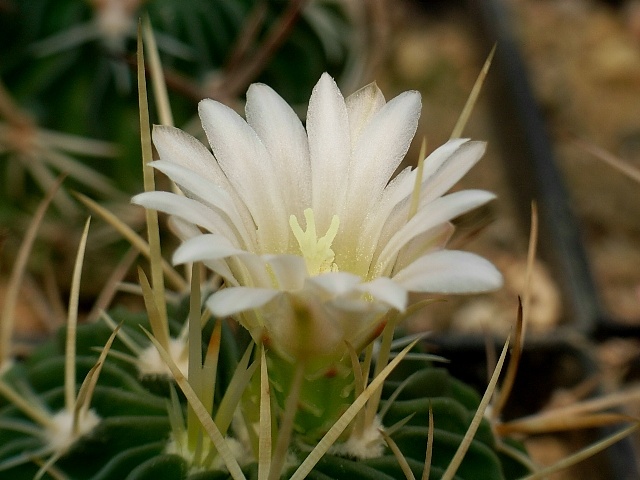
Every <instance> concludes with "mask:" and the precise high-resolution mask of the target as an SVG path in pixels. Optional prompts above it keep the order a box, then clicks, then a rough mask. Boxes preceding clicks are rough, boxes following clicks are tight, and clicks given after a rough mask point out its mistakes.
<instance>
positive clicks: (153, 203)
mask: <svg viewBox="0 0 640 480" xmlns="http://www.w3.org/2000/svg"><path fill="white" fill-rule="evenodd" d="M131 202H132V203H135V204H137V205H142V206H143V207H145V208H151V209H153V210H158V211H160V212H165V213H168V214H169V215H175V216H177V217H180V218H182V219H184V220H187V221H189V222H191V223H193V224H195V225H199V226H201V227H204V228H206V229H207V230H209V231H210V232H212V233H219V234H220V235H223V236H224V237H226V238H228V239H229V240H230V241H231V242H233V243H234V244H235V245H236V246H238V245H240V244H241V239H240V238H238V237H237V234H236V232H234V231H233V229H232V228H231V227H230V226H229V224H228V223H227V222H228V220H226V219H225V218H223V217H222V216H220V214H219V213H217V212H216V211H214V210H212V209H210V208H209V207H207V206H206V205H203V204H202V203H200V202H197V201H196V200H193V199H191V198H187V197H183V196H182V195H176V194H175V193H169V192H145V193H140V194H138V195H136V196H135V197H133V198H132V199H131Z"/></svg>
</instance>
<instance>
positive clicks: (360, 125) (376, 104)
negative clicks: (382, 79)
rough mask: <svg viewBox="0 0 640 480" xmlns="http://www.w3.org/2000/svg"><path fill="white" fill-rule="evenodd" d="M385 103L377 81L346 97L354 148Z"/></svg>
mask: <svg viewBox="0 0 640 480" xmlns="http://www.w3.org/2000/svg"><path fill="white" fill-rule="evenodd" d="M385 103H386V100H385V99H384V95H383V94H382V91H381V90H380V89H379V88H378V85H376V83H375V82H373V83H370V84H369V85H366V86H364V87H362V88H361V89H360V90H357V91H356V92H354V93H352V94H351V95H349V96H348V97H347V98H346V99H345V104H346V105H347V114H348V116H349V131H350V137H351V147H352V148H353V147H355V145H356V143H357V141H358V139H359V138H360V134H361V133H362V131H363V130H364V128H365V127H366V126H367V124H368V123H369V121H370V120H371V119H372V118H373V117H374V116H375V114H376V113H378V111H379V110H380V109H381V108H382V107H383V106H384V104H385Z"/></svg>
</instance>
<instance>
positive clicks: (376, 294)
mask: <svg viewBox="0 0 640 480" xmlns="http://www.w3.org/2000/svg"><path fill="white" fill-rule="evenodd" d="M358 290H360V291H362V292H366V293H369V294H370V295H371V296H372V297H373V298H375V299H376V300H379V301H382V302H384V303H386V304H388V305H390V306H392V307H393V308H395V309H396V310H400V311H404V309H405V308H407V301H408V294H407V290H406V289H405V288H403V287H401V286H400V285H398V284H397V283H396V282H394V281H393V280H391V279H390V278H387V277H379V278H376V279H375V280H372V281H370V282H367V283H363V284H360V285H359V286H358Z"/></svg>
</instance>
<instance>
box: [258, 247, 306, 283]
mask: <svg viewBox="0 0 640 480" xmlns="http://www.w3.org/2000/svg"><path fill="white" fill-rule="evenodd" d="M263 259H264V260H265V261H266V262H267V263H268V265H269V267H270V268H271V270H272V271H273V275H274V276H275V278H276V281H277V282H278V288H280V290H288V291H294V290H299V289H301V288H303V286H304V280H305V278H306V277H307V264H306V262H305V261H304V258H302V257H300V256H298V255H263Z"/></svg>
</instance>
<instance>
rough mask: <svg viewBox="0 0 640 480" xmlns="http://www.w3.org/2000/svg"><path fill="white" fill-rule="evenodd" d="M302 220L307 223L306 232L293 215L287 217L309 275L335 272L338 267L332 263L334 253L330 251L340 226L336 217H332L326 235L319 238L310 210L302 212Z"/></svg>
mask: <svg viewBox="0 0 640 480" xmlns="http://www.w3.org/2000/svg"><path fill="white" fill-rule="evenodd" d="M304 218H305V220H306V221H307V230H306V231H302V228H301V227H300V223H299V222H298V218H297V217H296V216H295V215H291V216H290V217H289V226H290V227H291V231H292V232H293V235H294V236H295V237H296V240H297V241H298V245H299V246H300V253H302V256H303V257H304V260H305V262H306V264H307V271H308V273H309V275H318V274H320V273H326V272H337V271H338V266H337V265H336V264H335V263H333V260H334V258H335V253H334V252H333V250H331V243H332V242H333V239H334V238H336V234H337V233H338V227H339V226H340V219H339V218H338V215H334V216H333V218H332V219H331V225H329V229H328V230H327V233H326V234H325V235H324V236H323V237H321V238H318V236H317V233H316V220H315V217H314V215H313V210H312V209H311V208H307V209H306V210H305V211H304Z"/></svg>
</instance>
